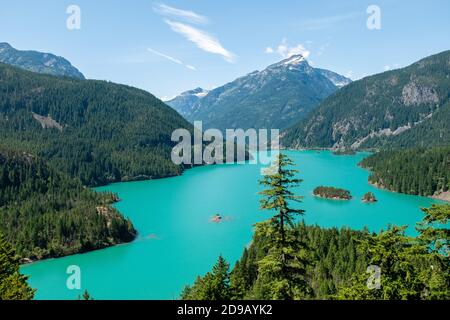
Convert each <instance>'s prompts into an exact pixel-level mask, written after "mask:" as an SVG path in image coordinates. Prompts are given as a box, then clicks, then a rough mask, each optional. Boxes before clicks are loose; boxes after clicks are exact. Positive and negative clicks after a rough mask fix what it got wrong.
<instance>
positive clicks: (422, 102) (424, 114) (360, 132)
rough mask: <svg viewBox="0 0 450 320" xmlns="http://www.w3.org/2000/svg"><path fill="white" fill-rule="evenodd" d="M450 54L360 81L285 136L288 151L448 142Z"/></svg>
mask: <svg viewBox="0 0 450 320" xmlns="http://www.w3.org/2000/svg"><path fill="white" fill-rule="evenodd" d="M449 140H450V51H444V52H441V53H438V54H435V55H431V56H429V57H426V58H423V59H421V60H419V61H417V62H415V63H413V64H411V65H410V66H407V67H405V68H401V69H396V70H392V71H387V72H383V73H380V74H376V75H373V76H369V77H366V78H363V79H361V80H358V81H354V82H353V83H351V84H349V85H348V86H345V87H344V88H342V89H341V90H339V91H338V92H336V93H334V94H332V95H331V96H329V97H328V98H327V99H325V100H324V101H323V102H322V103H321V104H320V105H319V106H318V107H317V108H316V109H315V110H314V111H313V112H312V113H311V114H310V115H309V116H308V117H307V118H305V119H303V120H301V121H299V122H298V123H297V124H295V125H294V126H292V127H291V128H288V129H287V130H286V131H285V132H284V133H283V141H282V143H283V145H284V146H285V147H289V148H333V149H342V148H350V149H364V148H366V149H367V148H381V147H391V148H392V147H393V148H398V147H402V148H403V147H414V146H437V145H446V144H449V143H450V141H449Z"/></svg>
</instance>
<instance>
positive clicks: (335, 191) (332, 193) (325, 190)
mask: <svg viewBox="0 0 450 320" xmlns="http://www.w3.org/2000/svg"><path fill="white" fill-rule="evenodd" d="M313 194H314V195H315V196H318V197H322V198H327V199H342V200H350V199H351V198H352V196H351V194H350V191H348V190H344V189H340V188H335V187H324V186H319V187H317V188H315V189H314V191H313Z"/></svg>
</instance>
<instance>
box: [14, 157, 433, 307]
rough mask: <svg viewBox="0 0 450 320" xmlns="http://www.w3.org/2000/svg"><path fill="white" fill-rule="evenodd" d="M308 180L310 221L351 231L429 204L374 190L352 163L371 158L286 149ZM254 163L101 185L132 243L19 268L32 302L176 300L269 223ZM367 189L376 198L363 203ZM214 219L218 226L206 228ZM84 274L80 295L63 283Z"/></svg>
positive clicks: (304, 188) (412, 214) (407, 220)
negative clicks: (258, 225) (346, 197)
mask: <svg viewBox="0 0 450 320" xmlns="http://www.w3.org/2000/svg"><path fill="white" fill-rule="evenodd" d="M287 153H288V154H289V155H290V156H291V157H292V158H293V160H294V161H295V162H296V164H297V169H299V170H300V173H299V177H300V178H302V179H303V180H304V182H303V183H302V184H301V187H299V188H298V189H296V191H297V193H298V194H300V195H303V196H304V197H305V198H304V202H303V203H302V204H301V207H302V208H303V209H305V210H306V214H305V216H304V219H305V221H306V223H308V224H318V225H320V226H324V227H331V226H336V227H341V226H348V227H351V228H355V229H362V228H363V227H365V226H367V227H368V228H369V229H370V230H372V231H379V230H380V229H383V228H384V229H385V228H386V226H387V225H388V224H389V223H392V224H397V225H409V226H410V228H409V229H408V232H409V233H414V228H413V227H414V224H415V223H416V222H418V221H420V220H421V219H422V213H421V211H420V209H419V208H420V207H427V206H430V205H431V204H432V203H434V202H436V201H434V200H431V199H428V198H424V197H417V196H408V195H402V194H397V193H392V192H389V191H383V190H378V189H376V188H374V187H372V186H370V185H369V184H368V183H367V178H368V174H369V173H368V172H367V171H366V170H364V169H361V168H359V167H357V163H358V162H359V161H360V160H361V159H363V158H364V157H365V156H366V155H367V154H364V153H359V154H357V155H352V156H335V155H333V154H332V153H330V152H328V151H322V152H320V153H319V152H316V151H289V152H287ZM260 168H261V167H260V166H259V165H237V164H234V165H218V166H208V167H199V168H195V169H192V170H188V171H186V172H185V173H184V175H183V176H180V177H175V178H169V179H162V180H155V181H142V182H132V183H118V184H114V185H110V186H107V187H102V188H99V189H98V190H99V191H103V190H109V191H113V192H116V193H118V194H119V196H120V198H121V199H122V201H121V202H119V203H117V204H116V207H117V209H119V210H120V211H121V212H122V213H123V214H124V215H126V216H128V217H130V218H131V220H132V221H133V223H134V226H135V227H136V229H137V230H138V231H139V237H138V239H137V240H136V241H134V242H132V243H130V244H125V245H120V246H116V247H112V248H108V249H105V250H99V251H94V252H90V253H87V254H82V255H74V256H70V257H65V258H60V259H53V260H47V261H42V262H38V263H34V264H31V265H26V266H23V267H22V268H21V269H22V272H24V273H25V274H27V275H30V280H29V283H30V284H31V286H32V287H34V288H37V289H38V291H37V295H36V298H37V299H74V298H76V297H77V296H78V295H80V294H82V292H83V291H84V290H85V289H87V290H88V291H89V293H90V294H91V295H92V296H93V297H94V298H95V299H176V298H177V297H178V296H179V293H180V292H181V290H182V288H183V287H184V285H185V284H189V283H192V282H193V281H194V280H195V278H196V276H197V275H199V274H204V273H205V272H207V271H209V270H210V268H211V266H212V265H213V264H214V263H215V261H216V259H217V257H218V256H219V255H220V254H222V255H223V256H224V257H225V258H226V259H227V260H228V261H229V262H232V264H234V262H235V261H236V260H237V259H239V257H240V255H241V253H242V250H243V248H244V246H246V245H248V244H249V243H250V241H251V238H252V225H253V224H254V223H255V222H258V221H261V220H263V219H266V218H268V217H269V214H268V213H266V212H262V211H260V210H259V208H258V207H259V203H258V199H259V196H258V194H257V193H258V191H260V187H259V185H258V179H260V178H261V176H260ZM319 185H327V186H336V187H341V188H345V189H348V190H350V191H351V193H352V195H353V196H354V199H353V200H351V201H333V200H324V199H318V198H315V197H313V196H312V190H313V189H314V188H315V187H317V186H319ZM367 191H372V192H373V193H374V194H375V195H376V197H377V199H378V200H379V201H378V202H377V203H374V204H366V203H362V202H361V200H360V199H361V197H362V196H363V195H364V193H366V192H367ZM215 214H220V215H222V216H223V217H224V222H222V223H219V224H216V223H211V222H210V219H211V217H212V216H214V215H215ZM71 265H77V266H79V267H80V269H81V285H82V289H81V290H69V289H67V286H66V280H67V278H68V276H69V275H68V274H66V270H67V267H68V266H71Z"/></svg>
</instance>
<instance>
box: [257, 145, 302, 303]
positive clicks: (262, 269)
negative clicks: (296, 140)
mask: <svg viewBox="0 0 450 320" xmlns="http://www.w3.org/2000/svg"><path fill="white" fill-rule="evenodd" d="M293 165H294V163H293V161H292V160H291V159H289V157H288V156H286V155H285V154H279V155H278V157H277V160H276V162H275V167H274V168H275V169H274V170H272V172H268V174H267V175H265V176H264V178H263V179H262V180H261V181H260V184H261V185H263V186H264V187H266V189H265V190H263V191H261V192H260V194H261V195H262V196H263V198H262V199H261V200H260V204H261V209H263V210H269V211H272V212H275V214H274V216H273V217H272V218H271V219H269V220H268V221H266V222H263V223H259V224H257V226H256V235H257V236H259V237H263V238H266V239H268V241H267V255H266V256H265V257H264V258H262V259H261V260H260V261H259V262H258V279H257V280H256V282H257V284H256V290H255V292H254V296H255V298H264V299H300V298H303V297H305V296H307V295H308V293H309V286H308V283H307V278H306V266H307V256H306V250H305V249H306V248H305V244H304V242H303V241H302V240H301V237H300V234H299V232H298V229H296V228H294V226H295V224H294V221H295V218H296V217H297V216H298V215H303V213H304V210H302V209H294V208H292V207H291V206H290V203H289V202H291V201H293V202H300V201H301V199H302V197H301V196H297V195H295V194H294V193H293V192H292V191H291V190H290V189H291V188H294V187H297V186H298V185H299V184H300V183H301V181H302V180H300V179H297V178H295V177H294V176H295V174H296V173H297V171H296V170H292V169H290V168H289V167H292V166H293Z"/></svg>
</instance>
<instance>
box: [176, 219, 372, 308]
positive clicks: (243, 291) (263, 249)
mask: <svg viewBox="0 0 450 320" xmlns="http://www.w3.org/2000/svg"><path fill="white" fill-rule="evenodd" d="M294 230H295V232H292V233H291V234H296V235H297V236H299V237H300V239H299V240H300V241H301V242H303V243H304V246H305V247H306V248H308V250H307V255H308V260H309V263H308V264H307V265H306V270H305V272H306V276H305V277H304V278H305V279H307V281H308V286H309V290H308V294H307V295H305V294H304V292H300V291H296V292H295V293H296V294H297V295H295V296H294V298H303V299H331V298H333V297H334V295H335V294H336V293H337V291H338V288H340V287H342V286H348V285H350V281H351V276H352V275H353V274H354V273H361V272H364V271H365V270H366V268H367V265H368V262H367V257H366V255H365V254H364V253H358V252H357V243H358V241H360V240H362V239H365V238H366V237H368V236H369V233H368V232H367V231H353V230H350V229H347V228H343V229H340V230H338V229H336V228H332V229H324V228H320V227H318V226H306V225H305V224H303V223H301V224H296V225H295V226H294ZM269 242H270V239H268V238H267V237H266V236H265V235H263V234H261V233H255V235H254V237H253V241H252V243H251V245H250V246H249V247H248V248H245V249H244V252H243V254H242V256H241V258H240V260H239V261H237V262H236V264H235V266H234V268H233V270H232V272H231V275H230V291H231V297H230V299H238V300H242V299H276V298H282V297H283V298H284V296H283V295H282V293H285V292H286V291H289V289H290V286H289V283H290V282H287V281H284V280H283V279H279V278H278V276H277V275H274V272H273V271H272V270H270V263H264V266H263V267H262V268H260V261H262V260H263V259H264V258H265V257H266V256H267V254H268V250H270V248H269V247H268V243H269ZM303 252H304V253H306V251H303ZM267 261H268V262H271V263H273V264H274V270H276V269H277V268H278V270H279V268H280V263H279V262H277V261H276V260H272V259H269V260H266V262H267ZM261 270H263V272H264V274H265V275H264V276H261V275H260V274H259V273H260V271H261ZM273 275H274V278H275V279H270V277H271V276H273ZM268 278H269V279H268ZM290 280H291V281H292V279H290ZM294 280H295V279H294ZM299 280H302V278H300V279H299ZM265 281H267V282H265ZM291 283H292V282H291ZM268 284H271V285H273V288H272V287H271V285H268ZM364 284H365V282H364ZM203 288H204V280H203V278H198V279H197V280H196V281H195V283H194V285H193V286H192V288H191V287H189V286H188V287H187V290H188V291H186V289H185V291H184V292H183V293H182V295H181V296H182V298H184V299H194V300H198V299H200V298H204V296H205V295H204V294H203V292H204V289H203ZM294 291H295V290H294Z"/></svg>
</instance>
